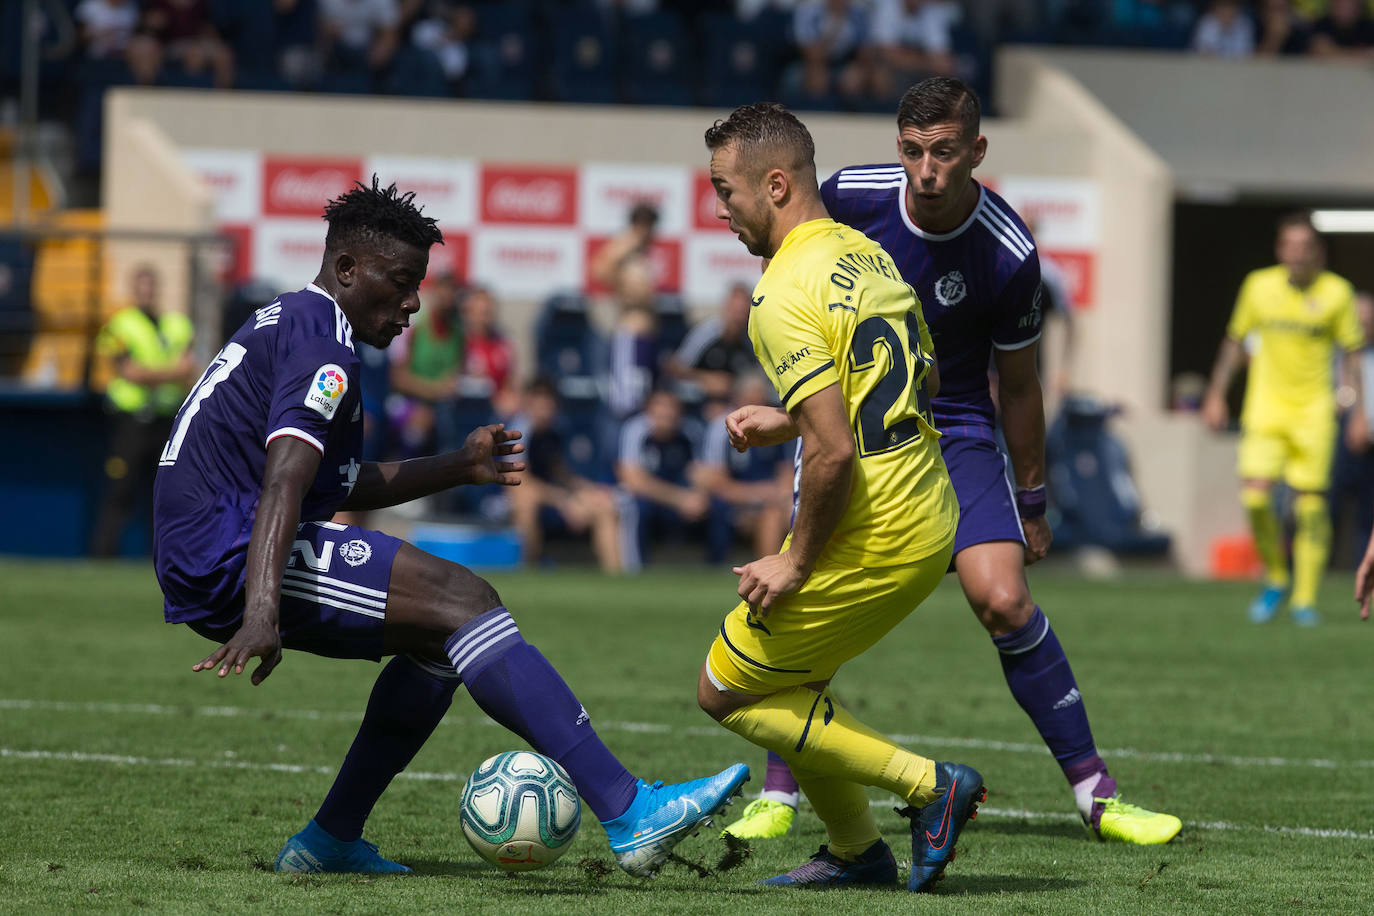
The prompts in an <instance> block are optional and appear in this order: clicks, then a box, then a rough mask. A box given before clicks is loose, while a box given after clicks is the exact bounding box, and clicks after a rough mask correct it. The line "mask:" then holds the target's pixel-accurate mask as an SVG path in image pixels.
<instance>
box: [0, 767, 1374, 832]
mask: <svg viewBox="0 0 1374 916" xmlns="http://www.w3.org/2000/svg"><path fill="white" fill-rule="evenodd" d="M0 760H47V761H58V762H65V763H110V764H116V765H119V766H135V767H174V768H178V769H195V768H198V767H205V768H207V769H219V770H251V771H258V772H269V773H296V774H303V773H304V774H315V775H321V776H331V775H333V774H334V772H335V770H334V768H333V767H322V766H307V765H304V764H296V763H270V762H269V763H258V762H255V761H251V760H192V759H190V758H187V757H132V756H128V755H125V754H90V753H85V752H82V751H41V750H18V749H15V748H10V747H0ZM397 778H398V779H414V780H422V781H431V782H432V781H438V782H463V781H465V780H466V779H467V777H466V776H465V775H464V774H462V773H428V772H423V771H415V772H412V771H410V770H404V771H402V772H401V773H400V774H399V775H398V776H397ZM869 804H870V805H871V806H872V807H874V808H890V807H892V800H891V799H887V800H883V801H878V800H874V801H871V802H869ZM978 813H979V814H980V815H982V816H984V817H999V818H1006V819H1008V820H1032V821H1059V822H1064V823H1077V822H1078V820H1079V818H1078V816H1077V815H1075V814H1065V813H1063V812H1058V811H1054V812H1051V811H1026V810H1024V809H1020V808H996V807H989V806H987V805H984V806H982V807H980V808H979V809H978ZM1184 829H1185V830H1190V829H1191V830H1217V831H1224V832H1228V833H1234V832H1247V833H1280V834H1289V835H1295V836H1305V837H1315V838H1320V839H1340V840H1374V832H1362V831H1355V830H1341V829H1331V828H1324V827H1291V826H1272V825H1268V824H1264V825H1258V826H1257V825H1252V824H1233V823H1230V822H1228V821H1199V822H1197V823H1186V824H1185V825H1184Z"/></svg>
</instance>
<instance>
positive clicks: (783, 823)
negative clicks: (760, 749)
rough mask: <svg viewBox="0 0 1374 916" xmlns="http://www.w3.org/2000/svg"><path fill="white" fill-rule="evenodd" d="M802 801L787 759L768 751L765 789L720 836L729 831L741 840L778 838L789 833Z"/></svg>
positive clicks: (764, 780)
mask: <svg viewBox="0 0 1374 916" xmlns="http://www.w3.org/2000/svg"><path fill="white" fill-rule="evenodd" d="M800 802H801V790H800V787H799V786H798V785H797V780H796V778H795V777H794V776H793V775H792V771H791V770H790V769H789V768H788V766H787V761H785V760H783V759H782V758H781V757H779V756H778V755H777V754H775V753H773V752H772V751H769V752H768V769H767V770H766V771H765V775H764V777H763V791H762V792H760V793H759V797H758V798H756V799H754V800H753V801H751V802H750V803H749V804H748V805H747V806H746V807H745V809H744V812H743V814H742V815H741V816H740V819H739V820H737V821H735V822H734V823H732V824H730V825H729V826H727V827H726V828H725V829H724V830H722V831H721V835H722V836H723V835H724V834H727V833H728V834H730V835H731V836H733V837H737V838H738V839H741V840H775V839H777V838H779V837H784V836H787V832H788V831H789V830H791V829H792V821H793V820H795V819H796V816H797V805H798V804H799V803H800Z"/></svg>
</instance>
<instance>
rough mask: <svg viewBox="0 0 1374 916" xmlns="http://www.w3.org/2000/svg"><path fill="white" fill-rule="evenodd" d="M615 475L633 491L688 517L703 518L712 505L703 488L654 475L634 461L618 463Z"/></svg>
mask: <svg viewBox="0 0 1374 916" xmlns="http://www.w3.org/2000/svg"><path fill="white" fill-rule="evenodd" d="M615 475H616V478H617V479H618V480H619V481H620V485H621V486H622V487H624V488H625V489H626V490H628V491H629V492H630V493H632V494H634V495H635V496H639V497H642V498H644V499H648V500H651V501H653V502H656V503H658V504H659V505H661V506H667V507H668V508H670V509H672V510H673V511H675V512H677V513H678V514H679V515H682V516H683V517H685V518H688V519H693V520H695V519H698V518H701V517H702V516H703V515H705V514H706V510H707V508H709V503H708V500H707V496H706V494H705V493H704V492H703V491H701V490H698V489H696V488H694V487H681V486H678V485H677V484H675V483H670V482H669V481H666V480H664V479H662V478H660V477H655V476H654V475H653V474H650V473H649V472H648V471H646V470H644V468H643V467H641V466H640V465H638V464H635V463H634V462H632V461H620V462H617V463H616V466H615Z"/></svg>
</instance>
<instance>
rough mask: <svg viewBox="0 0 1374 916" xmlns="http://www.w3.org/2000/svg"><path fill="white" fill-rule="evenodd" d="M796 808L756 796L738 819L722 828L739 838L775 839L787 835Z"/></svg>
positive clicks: (725, 832) (795, 814)
mask: <svg viewBox="0 0 1374 916" xmlns="http://www.w3.org/2000/svg"><path fill="white" fill-rule="evenodd" d="M796 816H797V809H796V808H793V807H792V806H791V805H787V804H783V803H782V802H780V801H773V800H772V799H769V798H756V799H754V800H753V801H751V802H750V803H749V804H748V805H747V806H746V807H745V809H744V811H743V813H742V814H741V816H740V819H739V820H737V821H735V822H734V823H733V824H730V825H729V826H728V827H726V828H725V829H724V830H722V831H721V832H720V833H721V836H722V837H724V836H725V834H727V833H728V834H730V835H731V836H733V837H736V838H737V839H741V840H776V839H777V838H778V837H784V836H787V831H789V830H791V829H792V819H793V818H795V817H796Z"/></svg>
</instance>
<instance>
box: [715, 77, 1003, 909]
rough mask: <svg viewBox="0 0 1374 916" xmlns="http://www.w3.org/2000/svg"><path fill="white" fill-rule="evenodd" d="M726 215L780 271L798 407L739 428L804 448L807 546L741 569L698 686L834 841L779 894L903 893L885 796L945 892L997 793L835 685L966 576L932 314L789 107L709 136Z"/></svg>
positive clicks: (771, 309)
mask: <svg viewBox="0 0 1374 916" xmlns="http://www.w3.org/2000/svg"><path fill="white" fill-rule="evenodd" d="M706 145H707V147H708V148H709V149H710V150H711V181H712V183H713V184H714V185H715V188H716V194H717V197H718V203H717V207H716V215H717V216H718V217H720V218H721V219H728V220H729V221H730V228H731V229H732V230H733V231H734V232H735V233H736V234H738V235H739V237H740V240H741V241H742V242H743V243H744V244H745V246H746V247H747V248H748V249H749V251H750V253H751V254H755V255H758V256H759V257H763V258H768V259H770V260H769V263H768V266H767V268H766V270H765V272H764V275H763V277H762V279H761V280H760V281H759V283H758V285H757V286H756V287H755V288H754V294H753V308H752V310H751V313H750V319H749V336H750V338H751V339H752V341H753V344H754V352H755V353H756V355H757V356H758V357H759V361H760V363H762V365H763V368H764V370H765V372H766V373H767V374H768V376H769V377H770V378H771V379H772V381H773V384H774V386H775V387H776V388H777V391H778V395H779V398H780V399H781V403H782V407H781V408H764V407H744V408H741V409H739V410H736V411H735V412H733V413H731V414H730V415H729V416H728V417H727V418H726V426H727V429H728V431H729V433H730V440H731V444H732V445H734V447H735V448H737V449H739V450H741V451H743V450H745V449H747V448H749V447H751V446H762V445H770V444H776V443H779V442H785V441H788V440H791V439H794V438H797V437H800V438H801V447H800V455H801V457H800V474H799V477H798V484H797V492H796V494H795V496H796V510H795V517H794V519H793V526H792V532H791V534H789V535H788V537H787V539H786V541H784V543H783V547H782V550H781V552H779V553H777V554H773V555H771V556H766V557H762V558H760V559H758V560H755V561H754V562H752V563H749V564H746V565H745V566H742V567H736V569H735V572H736V574H738V575H739V577H740V582H739V590H738V591H739V595H740V597H741V598H742V599H743V600H742V601H741V602H740V604H739V605H738V606H737V607H736V608H735V609H734V610H733V611H731V612H730V614H729V615H728V616H727V617H726V618H725V621H724V623H723V624H722V625H721V629H720V635H719V636H718V637H717V638H716V640H715V642H714V643H713V644H712V646H711V648H710V651H709V653H708V655H707V658H706V663H705V664H704V665H703V666H702V671H701V677H700V679H699V681H698V686H697V699H698V702H699V703H700V704H701V707H702V708H703V709H704V710H706V712H708V713H709V714H710V715H711V716H712V717H713V718H715V719H716V720H717V721H719V722H720V723H721V724H723V725H724V726H725V727H726V728H728V729H730V730H731V731H733V732H736V733H737V734H739V735H742V736H743V737H745V738H747V739H749V740H750V741H752V742H754V743H755V744H757V745H759V746H761V747H764V748H767V749H768V750H771V751H773V752H775V753H777V754H779V755H781V756H782V757H783V758H784V759H785V760H786V761H787V762H788V763H789V764H790V765H791V767H792V770H793V772H794V773H795V774H796V777H797V781H798V782H799V783H800V785H801V789H802V791H803V792H805V793H806V795H807V797H808V799H810V801H811V804H812V806H813V807H814V808H815V810H816V814H817V815H818V816H819V817H820V819H821V820H822V821H823V822H824V823H825V826H826V831H827V833H828V840H829V842H828V843H827V845H825V846H822V847H821V849H820V851H819V852H818V853H817V854H816V855H815V856H813V857H812V858H811V860H810V861H809V862H807V863H805V864H803V865H801V866H800V867H798V868H796V869H794V870H792V871H791V872H788V873H787V874H784V875H779V876H777V877H775V878H770V879H768V880H767V881H765V882H764V883H765V884H774V885H788V886H813V887H833V886H840V885H856V884H893V883H895V882H896V880H897V868H896V862H895V860H894V858H893V855H892V851H891V850H890V849H889V848H888V846H887V844H886V843H885V842H883V839H882V837H881V835H880V834H879V832H878V828H877V825H876V823H875V822H874V820H873V815H872V813H871V812H870V810H869V804H868V795H867V793H866V792H865V790H864V787H865V786H878V787H881V788H884V789H888V790H889V791H891V792H894V793H895V794H897V795H898V796H899V797H901V798H902V799H903V801H904V802H905V804H906V805H907V807H906V808H905V809H904V813H906V814H907V815H908V816H909V817H910V818H911V820H912V828H911V836H912V867H911V877H910V880H909V882H908V887H909V888H910V889H911V890H913V891H924V890H928V889H929V888H930V887H931V886H932V885H933V884H934V883H935V881H936V880H937V879H938V878H939V877H940V876H941V874H942V873H943V871H944V868H945V865H946V864H947V863H948V862H949V861H950V860H951V859H952V858H953V854H954V845H955V842H956V840H957V839H958V836H959V833H960V831H961V830H962V829H963V826H964V824H965V823H966V822H967V820H968V819H969V818H970V817H972V815H973V814H974V812H975V811H976V808H977V803H978V802H979V801H981V800H982V798H983V797H984V795H985V794H986V793H985V791H984V789H983V779H982V776H981V775H979V773H978V771H976V770H974V769H973V768H972V767H968V766H963V765H961V764H954V763H943V762H941V763H937V762H935V761H933V760H929V759H927V758H924V757H921V756H918V755H916V754H913V753H911V752H910V751H908V750H906V749H904V748H902V747H899V746H898V745H897V744H896V743H894V742H893V741H891V740H890V739H888V738H886V737H884V736H883V735H881V734H879V733H877V732H876V731H874V730H872V729H871V728H868V727H867V726H865V725H863V724H861V723H860V722H858V721H857V720H856V719H854V717H853V716H852V715H850V714H849V713H848V712H847V711H846V710H845V709H844V707H842V706H841V705H840V703H839V701H838V700H836V699H835V697H834V695H833V694H832V693H831V692H830V690H829V682H830V679H831V677H833V676H834V674H835V671H836V669H838V668H839V666H840V665H841V664H843V663H844V662H846V661H848V660H849V659H851V658H853V657H855V656H856V655H858V654H859V653H861V652H863V651H864V650H866V649H867V648H869V647H870V646H872V645H873V644H874V643H876V642H877V641H878V640H879V639H881V638H882V636H883V635H884V634H885V633H887V632H888V631H889V630H891V629H892V627H893V626H895V625H896V624H897V623H899V622H900V621H901V620H902V619H903V618H905V617H906V616H907V614H909V613H910V612H911V611H912V610H913V609H914V608H915V607H916V605H918V604H919V603H920V602H921V601H922V600H924V599H925V597H926V596H927V595H929V594H930V592H931V591H932V590H933V589H934V588H935V586H936V584H937V583H938V582H939V581H940V579H941V577H942V576H943V575H944V573H945V571H946V570H947V569H948V568H949V562H950V557H951V555H952V552H953V543H954V529H955V526H956V524H957V523H958V515H959V510H958V503H957V501H956V499H955V497H954V491H953V487H952V486H951V484H950V481H949V474H948V472H947V471H946V470H945V465H944V459H943V458H942V457H941V456H940V449H939V446H938V444H937V441H936V440H937V439H938V438H939V435H940V434H939V433H938V432H937V431H936V430H935V428H934V427H933V426H932V425H931V419H930V390H929V389H930V387H932V386H934V385H936V384H937V383H936V381H935V379H936V373H935V365H934V359H933V356H932V347H931V343H930V332H929V331H928V330H927V329H926V326H925V320H924V319H923V317H922V315H921V307H920V303H919V302H918V301H917V299H916V296H915V293H913V292H912V290H911V287H910V286H908V285H907V284H906V282H905V281H903V280H902V279H901V276H900V275H899V274H898V272H897V269H896V268H895V267H894V266H893V264H892V259H891V258H890V257H889V256H888V254H887V252H885V251H883V249H882V247H881V246H879V245H878V244H877V243H875V242H873V241H871V240H870V239H869V238H868V237H867V236H865V235H863V233H861V232H858V231H857V230H854V229H850V228H849V227H847V226H844V225H841V224H840V223H837V222H835V221H834V220H832V219H830V218H829V216H828V215H827V214H826V211H825V206H824V204H823V203H822V201H821V197H820V190H819V188H818V187H817V184H816V166H815V147H814V145H813V143H812V140H811V135H810V134H809V133H808V132H807V130H806V128H805V126H803V125H802V123H801V122H800V121H798V120H797V119H796V117H795V116H793V115H792V114H791V113H790V112H788V111H786V110H785V109H783V108H782V107H781V106H779V105H776V104H772V103H759V104H755V105H746V106H744V107H742V108H738V109H736V110H735V111H734V112H733V113H732V114H731V115H730V117H729V118H727V119H726V120H724V121H719V122H717V123H716V124H715V125H714V126H712V127H711V128H710V129H709V130H707V131H706Z"/></svg>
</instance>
